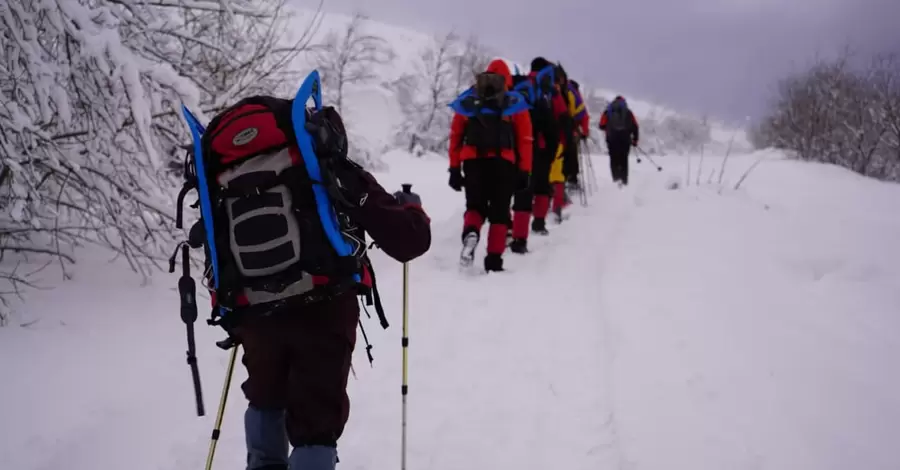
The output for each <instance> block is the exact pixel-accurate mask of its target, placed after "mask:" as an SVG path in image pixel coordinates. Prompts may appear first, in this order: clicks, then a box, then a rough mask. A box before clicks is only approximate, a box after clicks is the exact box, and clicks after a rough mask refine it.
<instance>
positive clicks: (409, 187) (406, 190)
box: [400, 183, 412, 194]
mask: <svg viewBox="0 0 900 470" xmlns="http://www.w3.org/2000/svg"><path fill="white" fill-rule="evenodd" d="M400 187H401V188H403V192H404V193H406V194H409V193H411V192H412V184H410V183H403V184H401V185H400Z"/></svg>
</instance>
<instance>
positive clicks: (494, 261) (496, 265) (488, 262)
mask: <svg viewBox="0 0 900 470" xmlns="http://www.w3.org/2000/svg"><path fill="white" fill-rule="evenodd" d="M484 270H485V271H487V272H491V271H503V256H501V255H497V254H488V255H487V256H485V257H484Z"/></svg>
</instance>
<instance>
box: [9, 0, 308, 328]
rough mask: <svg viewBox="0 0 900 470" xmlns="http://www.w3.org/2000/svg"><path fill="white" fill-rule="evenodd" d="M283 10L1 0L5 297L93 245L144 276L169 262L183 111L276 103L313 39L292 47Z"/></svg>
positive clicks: (249, 1) (229, 0)
mask: <svg viewBox="0 0 900 470" xmlns="http://www.w3.org/2000/svg"><path fill="white" fill-rule="evenodd" d="M284 6H285V0H222V1H219V2H214V1H190V0H185V1H181V0H171V1H170V0H154V1H144V0H41V1H34V2H0V214H3V215H2V216H0V292H16V293H18V292H20V290H21V288H22V287H28V286H31V285H32V281H31V280H30V279H29V278H28V275H27V273H28V272H33V271H29V270H26V269H21V268H22V266H23V265H32V264H33V263H36V262H37V263H41V262H43V261H42V260H41V257H45V258H47V257H49V258H50V260H52V261H54V262H58V264H59V265H60V266H61V267H62V269H63V271H64V272H65V266H66V265H67V264H69V263H72V262H74V261H75V260H76V259H77V248H78V247H80V246H82V245H84V244H96V245H99V246H102V247H105V248H107V249H111V250H113V251H114V252H116V253H119V254H120V255H122V256H123V257H124V258H125V259H126V260H127V261H128V263H129V264H130V265H131V267H132V268H133V269H135V270H136V271H138V272H140V273H142V274H145V275H149V274H150V273H151V272H152V270H154V269H156V268H157V267H158V266H161V261H162V260H164V259H165V257H166V255H167V254H168V252H169V251H170V249H171V246H172V243H173V242H174V240H175V239H176V238H177V237H180V236H181V235H180V234H178V233H176V231H175V230H174V227H173V223H172V222H173V219H174V204H173V201H174V196H175V195H176V194H177V191H178V186H177V185H178V183H179V181H178V179H179V177H180V173H179V172H180V165H179V164H177V162H178V161H180V160H181V158H182V156H183V152H184V151H183V145H184V144H185V143H186V142H189V139H190V136H189V135H188V134H187V132H186V129H185V127H184V123H183V122H182V120H181V117H180V112H179V108H180V105H181V104H182V103H184V104H186V105H188V106H189V107H191V108H192V109H194V110H196V111H198V112H201V116H200V117H201V119H204V118H206V116H203V115H202V114H204V113H203V111H205V112H209V113H215V112H217V111H218V110H220V109H221V107H222V106H226V105H228V104H230V103H232V102H234V101H236V99H238V98H239V97H242V96H244V95H247V94H251V93H269V94H273V93H277V92H278V88H279V87H280V86H283V83H284V82H286V78H291V77H293V74H292V72H291V71H290V70H287V67H286V65H288V64H289V63H290V62H291V60H292V59H293V58H294V57H295V56H296V55H297V53H298V52H300V51H301V50H302V49H303V48H305V47H307V45H308V42H309V38H310V36H311V35H310V34H309V32H308V31H306V32H302V33H298V34H295V35H294V38H295V40H292V41H287V40H286V38H285V33H286V31H288V27H289V26H291V23H290V22H291V21H292V18H291V16H290V14H289V11H288V10H286V9H285V7H284ZM320 19H321V18H320V16H319V15H318V14H317V15H316V16H315V17H314V18H313V23H310V25H309V27H310V28H312V27H314V26H316V25H317V22H318V21H319V20H320ZM290 82H291V83H290V85H291V86H292V85H293V83H295V82H296V80H290ZM32 267H33V266H32ZM23 273H25V274H23ZM4 282H6V283H7V284H8V285H3V283H4ZM3 300H4V299H3V294H2V293H0V304H2V302H3ZM0 313H2V312H0Z"/></svg>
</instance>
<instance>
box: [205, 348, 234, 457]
mask: <svg viewBox="0 0 900 470" xmlns="http://www.w3.org/2000/svg"><path fill="white" fill-rule="evenodd" d="M216 345H217V346H219V347H220V348H222V347H226V346H231V357H230V358H229V359H228V368H227V369H226V370H225V385H223V386H222V397H221V398H220V399H219V413H218V414H217V415H216V424H215V425H214V426H213V431H212V436H211V437H210V440H209V454H207V456H206V470H211V469H212V464H213V457H215V455H216V444H218V442H219V434H221V432H222V418H224V416H225V403H226V402H227V401H228V389H229V388H231V376H232V375H233V373H234V362H235V360H236V359H237V353H238V348H240V345H239V344H236V343H235V342H234V340H233V339H231V338H228V339H226V340H224V341H220V342H219V343H216Z"/></svg>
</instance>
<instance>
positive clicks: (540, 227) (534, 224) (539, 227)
mask: <svg viewBox="0 0 900 470" xmlns="http://www.w3.org/2000/svg"><path fill="white" fill-rule="evenodd" d="M531 231H532V232H534V233H536V234H538V235H549V234H550V232H548V231H547V222H546V221H545V220H544V219H539V218H537V217H535V218H534V220H532V221H531Z"/></svg>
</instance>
